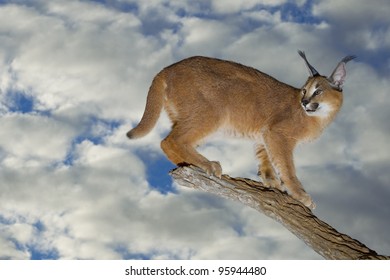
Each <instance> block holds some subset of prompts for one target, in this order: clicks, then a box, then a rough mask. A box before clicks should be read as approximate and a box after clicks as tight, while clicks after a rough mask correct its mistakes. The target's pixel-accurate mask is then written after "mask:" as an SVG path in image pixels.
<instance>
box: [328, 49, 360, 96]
mask: <svg viewBox="0 0 390 280" xmlns="http://www.w3.org/2000/svg"><path fill="white" fill-rule="evenodd" d="M355 58H356V56H354V55H349V56H346V57H344V58H343V59H342V60H341V61H340V62H339V64H337V66H336V69H334V70H333V73H332V74H331V75H330V76H329V77H328V80H329V82H330V83H331V85H332V87H334V88H337V89H339V90H341V88H342V86H343V84H344V81H345V77H346V76H347V70H346V68H345V65H346V64H347V62H348V61H351V60H352V59H355Z"/></svg>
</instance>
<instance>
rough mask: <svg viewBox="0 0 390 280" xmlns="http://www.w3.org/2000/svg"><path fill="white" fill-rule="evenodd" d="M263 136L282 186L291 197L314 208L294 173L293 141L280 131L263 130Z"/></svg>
mask: <svg viewBox="0 0 390 280" xmlns="http://www.w3.org/2000/svg"><path fill="white" fill-rule="evenodd" d="M263 138H264V144H265V145H266V148H267V151H268V155H269V157H270V158H269V159H270V160H271V161H272V163H273V166H274V167H275V168H276V169H277V170H278V172H279V176H280V180H281V181H282V182H283V185H284V187H285V188H286V189H287V190H288V192H289V193H290V195H291V196H292V197H293V198H295V199H296V200H298V201H300V202H302V203H303V204H304V205H305V206H307V207H309V208H311V209H314V208H315V204H314V202H313V200H312V198H311V197H310V195H308V194H307V193H306V191H305V190H304V189H303V186H302V184H301V182H300V181H299V180H298V178H297V176H296V173H295V166H294V161H293V149H294V147H295V141H294V140H293V139H290V138H286V137H285V136H283V134H281V133H277V132H273V131H267V132H264V134H263Z"/></svg>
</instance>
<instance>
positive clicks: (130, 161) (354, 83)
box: [0, 0, 390, 259]
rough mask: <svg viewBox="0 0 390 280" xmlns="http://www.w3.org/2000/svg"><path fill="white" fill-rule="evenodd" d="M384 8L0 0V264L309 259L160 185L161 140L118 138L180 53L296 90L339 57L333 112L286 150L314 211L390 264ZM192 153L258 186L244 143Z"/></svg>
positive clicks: (215, 203) (274, 229) (284, 234)
mask: <svg viewBox="0 0 390 280" xmlns="http://www.w3.org/2000/svg"><path fill="white" fill-rule="evenodd" d="M389 14H390V5H389V2H388V1H387V0H375V1H364V0H354V1H352V0H341V1H340V0H329V1H311V0H308V1H305V0H298V1H286V0H277V1H271V0H245V1H234V0H228V1H226V0H224V1H221V0H202V1H190V0H188V1H185V0H171V1H166V0H153V1H136V0H122V1H121V0H106V1H104V0H102V1H74V0H69V1H64V0H52V1H46V0H34V1H29V0H25V1H18V0H15V1H1V0H0V135H1V136H0V259H52V258H54V259H57V258H60V259H129V258H136V259H318V258H321V257H320V256H319V255H317V254H316V253H315V252H314V251H312V250H311V249H310V248H309V247H307V246H306V245H305V244H304V243H303V242H302V241H300V240H299V239H298V238H296V237H295V236H294V235H292V234H291V233H290V232H289V231H287V230H286V229H284V228H283V227H282V226H281V225H279V224H278V223H276V222H275V221H273V220H271V219H269V218H267V217H265V216H264V215H262V214H260V213H258V212H256V211H254V210H252V209H249V208H247V207H245V206H242V205H240V204H238V203H234V202H230V201H226V200H223V199H220V198H218V197H215V196H211V195H208V194H205V193H201V192H197V191H193V190H187V189H185V188H183V187H179V186H176V185H173V184H172V181H171V179H170V177H169V175H168V174H167V173H168V171H169V170H170V169H172V168H173V165H172V164H170V163H169V162H168V161H167V160H166V158H165V157H164V155H163V154H162V152H161V150H160V148H159V143H160V141H161V139H162V138H163V137H164V135H166V134H167V133H168V131H169V126H170V124H169V122H168V120H167V117H166V116H165V115H163V116H162V118H161V119H160V121H159V123H158V126H157V127H156V128H155V129H154V130H153V131H152V133H151V134H150V135H148V136H147V137H145V138H143V139H140V140H136V141H129V140H128V139H126V137H125V133H126V132H127V130H129V129H130V128H131V127H134V126H135V125H136V124H137V122H138V121H139V119H140V117H141V116H142V113H143V109H144V105H145V99H146V94H147V90H148V87H149V85H150V82H151V80H152V78H153V77H154V75H155V74H156V73H157V72H158V71H159V70H161V69H162V68H163V67H165V66H167V65H169V64H171V63H174V62H176V61H178V60H180V59H182V58H185V57H189V56H192V55H206V56H213V57H218V58H223V59H229V60H234V61H237V62H240V63H243V64H247V65H251V66H253V67H255V68H257V69H259V70H261V71H264V72H266V73H268V74H271V75H273V76H274V77H275V78H277V79H279V80H282V81H284V82H286V83H290V84H291V85H293V86H297V87H299V86H301V85H302V84H303V83H304V82H305V80H306V78H307V70H306V68H305V66H304V64H303V61H302V59H301V58H299V56H298V55H297V52H296V51H297V49H302V50H305V51H306V54H307V56H308V58H309V61H310V62H311V63H312V64H313V65H314V66H315V67H316V68H317V70H318V71H319V72H320V73H322V74H324V75H328V74H330V73H331V71H332V70H333V69H334V67H335V66H336V64H337V62H338V61H339V60H340V59H341V58H342V57H344V56H345V55H348V54H354V55H357V56H358V59H357V60H355V61H353V62H351V63H349V64H348V66H347V71H348V73H347V75H348V76H347V81H346V85H345V87H344V93H345V99H344V105H343V108H342V110H341V112H340V114H339V115H338V117H337V119H336V121H335V122H334V123H333V124H332V125H331V126H330V127H329V128H328V129H327V130H326V131H325V133H324V134H323V136H322V137H321V138H320V139H319V140H317V141H315V142H313V143H310V144H308V145H302V146H300V147H299V148H298V149H297V151H296V164H297V172H298V176H299V177H300V178H301V181H302V182H303V185H304V186H305V188H306V190H307V191H308V192H309V193H310V194H311V195H312V196H313V199H314V200H315V201H316V203H317V209H316V210H315V214H316V215H317V216H318V217H319V218H321V219H323V220H324V221H326V222H327V223H329V224H330V225H332V226H333V227H335V228H336V229H338V230H339V231H340V232H343V233H346V234H349V235H350V236H352V237H353V238H356V239H358V240H359V241H361V242H363V243H364V244H366V245H367V246H368V247H370V248H371V249H373V250H376V251H377V252H378V253H382V254H390V238H389V234H388V233H389V232H390V223H389V218H388V217H389V216H390V203H389V201H390V144H389V139H390V137H389V136H390V135H389V134H390V122H389V118H390V112H389V107H390V99H389V94H390V93H389V88H390V81H389V73H390V71H389V70H390V27H389V26H390V25H389V24H390V18H389ZM201 150H202V153H204V154H205V155H206V156H207V157H209V158H210V159H213V160H219V161H221V163H222V166H223V169H224V172H225V173H228V174H229V175H232V176H245V177H251V178H256V166H257V163H256V161H255V158H254V152H253V145H252V143H251V142H250V141H247V140H237V139H233V140H226V139H223V138H222V139H221V138H219V139H213V140H212V141H210V142H208V143H207V144H205V145H204V146H203V147H202V148H201Z"/></svg>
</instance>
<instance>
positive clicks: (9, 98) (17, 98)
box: [5, 91, 34, 114]
mask: <svg viewBox="0 0 390 280" xmlns="http://www.w3.org/2000/svg"><path fill="white" fill-rule="evenodd" d="M5 105H6V107H7V108H8V110H9V111H11V112H16V113H23V114H26V113H30V112H32V111H33V110H34V98H33V97H32V96H31V95H29V94H26V93H24V92H21V91H10V92H8V93H7V94H6V96H5Z"/></svg>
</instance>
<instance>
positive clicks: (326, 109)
mask: <svg viewBox="0 0 390 280" xmlns="http://www.w3.org/2000/svg"><path fill="white" fill-rule="evenodd" d="M305 111H306V110H305ZM331 111H332V108H331V107H330V106H329V105H328V104H326V103H320V105H319V106H318V108H317V110H315V111H314V112H310V111H306V114H307V115H308V116H313V117H327V116H328V115H329V113H330V112H331Z"/></svg>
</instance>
